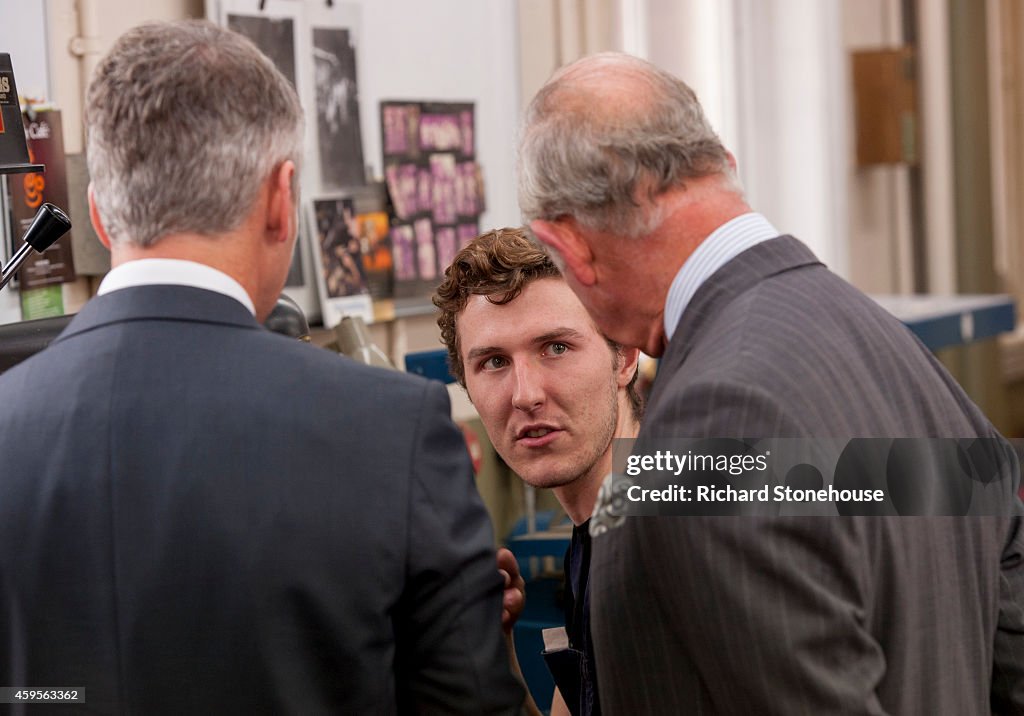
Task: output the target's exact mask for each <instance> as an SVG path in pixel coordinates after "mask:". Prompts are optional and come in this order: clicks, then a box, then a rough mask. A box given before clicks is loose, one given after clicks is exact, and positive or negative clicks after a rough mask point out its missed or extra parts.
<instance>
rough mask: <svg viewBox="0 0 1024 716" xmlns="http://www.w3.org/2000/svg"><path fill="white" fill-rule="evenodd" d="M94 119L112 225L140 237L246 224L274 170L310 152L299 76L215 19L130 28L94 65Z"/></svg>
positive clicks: (95, 176) (144, 241)
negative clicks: (292, 78)
mask: <svg viewBox="0 0 1024 716" xmlns="http://www.w3.org/2000/svg"><path fill="white" fill-rule="evenodd" d="M85 124H86V136H87V140H86V141H87V145H86V151H87V154H88V162H89V175H90V178H91V180H92V185H93V195H94V197H95V200H96V205H97V208H98V210H99V214H100V217H101V219H102V220H103V224H104V227H105V228H106V230H107V233H108V234H109V236H110V238H111V241H113V242H116V243H121V242H128V243H131V244H133V245H137V246H141V247H146V246H151V245H153V244H154V243H156V242H157V241H159V240H160V239H161V238H162V237H164V236H167V235H169V234H174V233H182V232H194V233H198V234H203V235H206V236H216V235H218V234H221V233H224V232H227V231H231V230H233V229H235V228H237V227H238V226H239V225H240V224H241V222H242V220H243V219H244V217H245V216H246V214H247V213H248V212H249V211H250V210H251V208H252V205H253V203H254V202H255V201H256V198H257V195H258V192H259V189H260V185H261V184H262V182H263V181H264V180H265V179H266V177H268V176H269V175H270V173H271V171H272V170H273V169H274V168H275V167H277V166H279V165H280V164H281V163H282V162H284V161H285V160H288V159H291V160H292V161H294V162H295V163H296V166H298V165H299V162H300V160H301V157H302V139H303V137H302V135H303V120H302V107H301V106H300V105H299V98H298V95H297V94H296V93H295V88H294V87H292V85H291V83H290V82H289V81H288V80H287V79H285V78H284V76H283V75H282V74H281V73H280V72H279V71H278V70H277V69H276V68H275V67H274V65H273V63H271V61H270V60H269V59H267V57H266V56H265V55H264V54H263V53H261V52H260V51H259V50H258V49H257V48H256V46H255V45H254V44H253V43H252V42H250V41H249V40H248V39H246V38H244V37H242V36H241V35H239V34H237V33H235V32H231V31H230V30H226V29H224V28H220V27H217V26H216V25H213V24H211V23H209V22H206V21H196V20H186V21H181V22H160V23H147V24H145V25H140V26H139V27H136V28H133V29H131V30H129V31H128V32H126V33H125V34H124V35H122V36H121V37H120V38H119V39H118V40H117V42H115V43H114V46H113V48H112V49H111V50H110V52H109V53H107V55H106V56H105V57H104V58H103V60H102V61H101V62H100V64H99V66H98V67H97V68H96V72H95V74H94V75H93V79H92V82H91V83H90V85H89V90H88V94H87V97H86V108H85ZM297 174H298V172H297V171H296V175H297ZM292 188H293V190H297V188H298V187H297V183H293V187H292ZM296 201H297V199H296Z"/></svg>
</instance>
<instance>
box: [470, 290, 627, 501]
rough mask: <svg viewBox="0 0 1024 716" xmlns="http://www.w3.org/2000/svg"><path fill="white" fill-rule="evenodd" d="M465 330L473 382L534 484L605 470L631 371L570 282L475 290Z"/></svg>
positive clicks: (515, 461) (499, 437)
mask: <svg viewBox="0 0 1024 716" xmlns="http://www.w3.org/2000/svg"><path fill="white" fill-rule="evenodd" d="M456 330H457V332H458V335H459V340H460V349H459V350H460V351H461V358H462V361H463V364H464V366H465V376H466V389H467V390H468V392H469V396H470V398H471V399H472V400H473V404H474V405H475V406H476V409H477V411H478V412H479V414H480V418H481V420H482V421H483V424H484V427H485V428H486V430H487V434H488V435H489V436H490V439H491V442H492V443H494V447H495V448H496V449H497V451H498V453H499V454H500V455H501V456H502V458H504V460H505V462H507V463H508V465H509V466H510V467H511V468H512V469H513V470H514V471H515V472H516V473H517V474H518V475H519V476H520V477H522V478H523V480H525V481H526V482H527V483H529V484H530V485H534V486H535V487H560V486H562V485H566V484H568V483H570V482H572V481H574V480H575V479H577V478H579V477H581V476H583V475H586V474H589V473H591V472H593V471H594V470H596V469H600V470H601V471H602V477H603V472H604V471H605V469H603V468H602V467H601V466H600V465H599V463H600V462H601V461H602V458H603V457H604V456H605V453H606V452H607V451H608V450H609V449H610V445H611V439H612V436H613V435H614V433H615V428H616V424H617V420H618V390H619V388H620V387H624V386H626V385H627V384H628V382H629V380H630V378H631V377H632V375H631V374H627V370H626V369H625V368H624V367H623V364H624V363H625V361H623V360H620V359H619V358H618V356H617V355H616V353H615V352H614V351H612V349H611V348H610V347H609V345H608V343H607V341H605V339H604V338H603V337H602V336H601V334H600V333H598V331H597V328H596V327H595V326H594V323H593V321H591V319H590V317H589V316H588V315H587V312H586V310H585V309H584V308H583V305H582V304H581V303H580V301H579V299H577V298H576V296H575V295H574V294H573V292H572V290H571V289H570V288H569V287H568V286H567V285H566V283H565V281H563V280H562V279H560V278H544V279H539V280H537V281H534V282H533V283H531V284H529V285H527V287H526V288H525V289H524V290H523V292H522V293H521V294H520V295H519V296H517V297H516V298H515V299H514V300H513V301H511V302H510V303H507V304H505V305H500V306H499V305H495V304H493V303H490V302H489V301H488V300H487V299H486V297H484V296H472V297H470V300H469V302H468V303H467V304H466V307H465V309H463V311H462V312H461V313H460V314H459V315H458V317H457V319H456Z"/></svg>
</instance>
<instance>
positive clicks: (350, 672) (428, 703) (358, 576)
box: [0, 286, 521, 714]
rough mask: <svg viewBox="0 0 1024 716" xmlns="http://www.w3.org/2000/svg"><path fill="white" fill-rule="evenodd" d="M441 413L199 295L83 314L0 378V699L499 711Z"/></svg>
mask: <svg viewBox="0 0 1024 716" xmlns="http://www.w3.org/2000/svg"><path fill="white" fill-rule="evenodd" d="M448 411H449V405H448V398H447V394H446V393H445V391H444V388H443V387H442V386H441V385H440V384H438V383H428V382H426V381H424V380H421V379H418V378H414V377H411V376H407V375H402V374H398V373H394V372H387V371H382V370H377V369H371V368H366V367H363V366H360V365H357V364H355V363H353V362H351V361H349V360H348V359H343V358H340V357H338V356H337V355H334V354H332V353H330V352H328V351H324V350H319V349H317V348H314V347H311V346H309V345H305V344H301V343H299V342H297V341H293V340H289V339H286V338H283V337H281V336H278V335H275V334H271V333H269V332H267V331H265V330H264V329H262V327H261V326H259V324H257V323H256V321H255V320H254V319H253V318H252V316H251V315H250V314H249V313H248V312H247V311H246V310H245V309H244V308H243V307H242V306H241V305H240V304H239V303H238V302H236V301H234V300H232V299H230V298H227V297H225V296H222V295H220V294H217V293H214V292H210V291H205V290H201V289H195V288H188V287H170V286H149V287H138V288H129V289H125V290H121V291H115V292H112V293H110V294H107V295H104V296H100V297H98V298H96V299H94V300H92V301H90V302H89V303H88V304H87V305H86V306H85V308H84V309H83V310H82V312H81V313H80V314H79V315H78V316H77V317H76V318H75V320H74V321H73V322H72V323H71V325H70V326H69V327H68V329H67V330H66V331H65V332H64V333H63V334H62V335H61V336H60V337H59V338H58V339H57V341H56V342H55V343H54V344H53V345H52V346H50V348H48V349H47V350H46V351H44V352H42V353H40V354H39V355H37V356H35V357H34V358H32V359H30V360H29V361H27V362H25V363H23V364H21V365H19V366H17V367H16V368H14V369H12V370H11V371H9V372H8V373H6V374H4V375H3V376H2V377H0V460H2V461H3V462H2V465H0V470H2V473H0V682H2V683H3V684H4V685H10V686H77V687H84V688H85V692H86V702H87V704H86V705H87V708H88V710H90V711H94V712H99V713H117V712H121V713H139V714H149V713H173V714H186V713H246V714H248V713H296V714H313V713H335V714H364V713H365V714H378V713H379V714H386V713H396V712H414V711H415V712H420V713H461V714H482V713H507V712H511V711H513V710H514V707H515V706H516V705H517V704H518V703H519V701H520V700H521V690H520V688H519V686H518V685H517V684H516V682H515V681H514V680H513V677H512V676H511V675H510V673H509V668H508V661H507V657H506V654H505V651H504V648H503V642H502V637H501V631H500V614H501V604H500V602H501V593H502V583H501V580H500V578H499V576H498V573H497V571H496V568H495V562H494V549H493V546H492V545H493V541H492V534H491V525H490V522H489V520H488V518H487V515H486V513H485V511H484V508H483V505H482V503H481V501H480V499H479V497H478V495H477V493H476V489H475V486H474V484H473V480H472V470H471V467H470V463H469V460H468V456H467V451H466V448H465V443H464V442H463V439H462V436H461V434H460V433H459V431H458V430H457V429H456V428H455V426H454V425H453V423H452V422H451V420H450V418H449V417H448ZM33 708H38V707H32V708H30V709H29V710H30V711H31V710H33Z"/></svg>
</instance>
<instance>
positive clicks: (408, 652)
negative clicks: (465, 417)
mask: <svg viewBox="0 0 1024 716" xmlns="http://www.w3.org/2000/svg"><path fill="white" fill-rule="evenodd" d="M449 410H450V408H449V401H448V395H447V393H446V392H445V389H444V387H443V386H442V385H441V384H439V383H431V384H429V385H427V386H426V388H425V389H424V399H423V405H422V408H421V416H420V419H419V427H418V429H417V433H416V436H415V441H414V446H413V451H412V458H411V459H412V466H411V467H412V476H411V484H410V490H409V506H408V520H409V531H408V534H409V544H408V545H407V555H408V557H407V560H408V563H407V577H406V590H405V594H404V595H403V597H402V600H401V604H400V605H399V606H398V613H397V614H396V617H395V629H396V642H397V643H398V649H397V654H396V662H397V664H396V667H397V668H396V672H397V676H396V678H397V687H398V692H399V705H400V711H401V712H402V713H447V714H504V713H515V712H516V710H517V709H518V707H519V705H520V704H521V702H522V700H523V691H522V688H521V687H520V686H519V684H518V682H517V681H516V680H515V678H514V677H513V676H512V673H511V671H510V668H509V662H508V655H507V652H506V650H505V646H504V642H503V637H502V632H501V597H502V587H503V584H502V580H501V577H500V576H499V574H498V569H497V565H496V561H495V559H496V557H495V549H494V540H493V535H492V528H491V523H490V519H489V518H488V516H487V513H486V511H485V510H484V506H483V503H482V501H481V500H480V497H479V494H478V493H477V490H476V486H475V484H474V482H473V471H472V467H471V464H470V461H469V455H468V452H467V450H466V444H465V441H464V439H463V437H462V434H461V433H460V432H459V430H458V429H457V428H456V427H455V425H454V424H453V423H452V421H451V418H450V417H449Z"/></svg>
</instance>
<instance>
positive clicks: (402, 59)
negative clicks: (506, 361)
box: [207, 0, 519, 323]
mask: <svg viewBox="0 0 1024 716" xmlns="http://www.w3.org/2000/svg"><path fill="white" fill-rule="evenodd" d="M416 7H417V11H416V12H411V11H410V3H409V2H407V0H372V1H369V0H367V1H364V2H357V1H354V0H353V1H350V2H323V0H319V1H314V0H265V1H262V2H260V1H257V0H208V2H207V16H208V17H209V18H210V19H212V20H214V21H216V22H218V23H221V24H224V25H225V26H228V27H232V28H234V29H236V30H238V31H240V32H243V33H244V34H246V35H247V36H249V37H251V38H252V39H253V40H254V41H255V42H256V43H257V44H258V45H259V46H260V47H261V48H264V51H266V52H267V54H268V55H269V56H271V57H272V58H273V59H274V60H275V62H276V63H278V66H279V67H281V69H282V71H283V72H285V74H286V76H289V78H290V79H292V80H293V82H294V84H295V87H296V89H297V90H298V92H299V97H300V100H301V101H302V104H303V107H304V109H305V110H306V152H305V157H304V163H303V168H302V177H301V178H302V187H303V202H304V210H303V217H304V219H305V220H304V222H303V224H304V231H305V238H304V240H303V244H304V249H305V252H304V256H302V257H299V263H297V265H296V266H293V269H294V270H293V271H292V274H291V277H292V281H290V284H296V285H289V286H288V288H287V289H286V292H287V293H289V295H291V296H292V297H293V298H295V299H296V300H297V301H298V302H299V304H300V305H301V306H302V307H303V309H304V310H306V312H307V314H309V315H311V316H313V317H315V316H316V315H317V314H318V313H319V310H318V308H314V307H313V306H312V305H311V304H312V303H314V302H316V299H317V293H318V291H317V285H318V283H319V285H320V289H321V290H320V291H319V293H320V295H321V296H323V295H324V292H325V291H326V294H328V295H329V294H330V293H331V291H332V289H331V286H334V289H333V290H335V292H336V291H337V289H338V287H339V286H340V285H341V284H340V283H339V274H338V266H337V265H335V263H336V261H335V262H334V263H325V261H326V259H325V258H324V257H325V256H326V257H327V258H328V259H331V261H334V259H332V258H331V257H332V256H334V254H332V253H330V252H331V251H333V249H332V248H331V247H330V246H328V247H326V248H327V250H328V253H325V247H324V245H323V241H325V240H326V238H325V237H326V236H327V235H328V234H327V233H324V234H323V236H320V234H321V233H322V232H319V231H318V230H317V226H316V224H317V223H318V220H317V219H316V217H317V216H318V215H321V216H323V217H324V218H323V221H324V222H327V219H326V213H328V212H327V210H326V208H325V206H326V205H324V206H321V207H320V211H319V212H318V211H317V209H316V207H315V206H314V204H313V202H314V200H321V201H326V200H337V199H339V198H344V197H346V196H350V195H352V193H353V192H355V193H356V194H358V193H359V190H360V189H362V188H363V187H364V186H366V185H373V184H374V183H375V182H381V183H383V182H384V181H385V178H386V177H385V167H384V166H383V164H384V161H385V160H384V159H383V158H382V157H383V154H382V141H381V134H382V132H381V125H380V117H381V114H380V113H381V104H382V102H409V103H421V104H422V103H427V104H433V105H435V106H438V107H459V108H462V109H464V110H466V111H468V112H469V114H468V115H467V117H468V119H469V121H470V122H471V123H472V127H471V131H470V133H469V136H471V137H472V140H471V141H472V142H473V143H474V144H475V146H473V147H472V148H471V149H472V153H473V156H472V161H473V164H472V165H470V164H469V162H468V161H467V157H465V156H462V155H457V154H455V155H452V156H451V159H452V160H454V161H455V162H459V163H460V164H461V165H464V166H460V165H459V164H456V165H455V166H454V167H453V172H447V173H446V172H445V171H444V170H445V169H446V165H444V162H445V161H447V159H448V157H438V158H437V159H436V160H435V161H434V164H436V165H437V172H436V173H437V174H438V176H442V175H443V177H448V175H449V174H452V176H451V177H450V178H451V179H452V185H453V191H454V190H455V187H456V186H457V187H462V188H463V189H465V188H466V187H469V186H472V187H473V189H474V192H475V193H476V194H478V196H476V195H474V196H473V197H472V198H473V201H472V203H473V205H474V206H473V208H474V211H473V212H468V210H467V211H460V213H459V214H458V217H457V220H455V221H452V222H438V221H436V217H434V218H433V219H432V220H433V223H434V224H438V225H439V226H441V227H442V231H441V232H440V234H441V235H440V240H441V246H440V248H439V247H438V246H437V245H436V243H435V244H434V245H433V251H434V254H435V260H434V261H433V262H432V265H433V267H434V268H433V271H430V270H427V271H422V270H420V269H421V267H420V264H423V265H424V266H425V265H426V263H425V261H419V260H418V259H417V262H416V266H417V272H416V274H417V278H416V281H415V282H414V283H413V284H407V286H406V289H405V290H404V292H402V293H403V295H409V293H410V291H411V293H412V294H422V295H424V296H426V295H429V293H430V291H431V289H432V286H433V284H434V283H436V281H437V280H439V279H440V276H441V274H442V272H443V270H444V268H445V267H446V265H447V263H446V261H445V259H447V258H450V255H451V254H452V249H454V248H455V247H457V245H458V244H459V243H464V242H465V241H466V240H468V238H470V237H469V236H468V233H469V229H470V227H472V229H473V231H474V233H475V231H476V230H478V229H480V230H485V229H488V228H492V227H495V226H508V225H516V224H518V223H519V212H518V208H517V206H516V202H515V193H514V176H513V175H514V154H515V133H516V124H517V119H518V115H519V106H518V93H517V87H518V82H517V72H516V67H517V63H518V57H517V50H516V47H517V45H516V42H515V33H514V28H515V16H516V13H515V3H514V0H479V1H475V2H465V0H434V1H433V2H431V4H430V8H429V11H425V10H423V8H422V6H419V5H417V6H416ZM289 73H292V74H289ZM463 154H465V152H463ZM460 160H461V162H460ZM470 169H471V170H472V172H471V173H472V175H473V176H472V181H469V179H470V177H469V176H462V174H460V173H458V172H460V171H461V172H462V173H464V174H468V173H470ZM481 177H483V178H485V179H486V181H482V180H481ZM456 182H458V183H457V185H456ZM460 196H463V198H464V199H465V198H466V197H467V196H469V193H467V192H465V191H463V192H462V193H461V194H460ZM466 207H468V203H466V202H465V201H464V202H463V203H462V204H460V205H459V208H460V209H461V208H466ZM485 207H486V208H485ZM385 208H386V207H384V206H381V207H380V209H381V210H383V209H385ZM360 212H361V210H357V214H359V213H360ZM481 212H482V213H481ZM371 213H372V214H373V216H372V218H371V217H369V216H368V217H364V218H358V219H357V221H356V222H355V223H353V224H345V226H346V230H348V231H353V230H358V231H359V233H360V236H359V237H358V238H359V241H360V243H361V245H362V246H363V249H364V255H363V261H362V268H363V279H364V283H365V287H364V288H365V290H367V291H369V292H370V293H371V294H372V295H373V296H375V297H377V296H381V295H388V294H389V293H390V292H391V290H392V281H393V276H390V277H387V278H384V277H383V276H382V275H381V274H382V273H385V272H387V271H388V268H389V266H390V268H391V271H392V273H393V272H394V271H396V270H397V258H396V257H393V255H392V253H391V251H392V246H391V245H390V244H391V239H392V238H393V236H392V234H391V233H384V231H383V228H384V227H383V225H382V223H381V222H382V214H381V213H380V212H379V211H373V212H371ZM470 214H472V218H473V219H476V221H470V220H468V219H467V220H465V221H463V220H462V219H463V218H466V217H468V216H469V215H470ZM392 218H394V214H392ZM420 218H421V219H422V217H420ZM458 224H464V225H465V226H464V227H462V228H463V234H465V235H464V236H459V235H458V234H457V230H458V228H459V227H458ZM446 225H447V226H450V227H451V228H452V230H453V232H456V233H454V234H453V237H448V234H447V233H445V226H446ZM408 228H410V229H411V230H412V231H413V241H415V240H416V237H415V227H414V226H412V225H410V226H409V227H408ZM421 233H423V234H424V236H425V235H426V234H425V233H424V232H423V231H422V230H421ZM449 233H450V232H449ZM335 234H337V232H336V231H335V232H332V233H331V234H330V235H331V236H334V235H335ZM433 238H434V240H435V241H436V239H437V238H438V237H437V236H436V235H435V236H434V237H433ZM449 238H455V241H449ZM419 243H424V242H423V241H421V242H419ZM448 244H451V246H448ZM353 246H354V244H353ZM446 247H447V248H446ZM398 253H400V251H399V252H398ZM441 254H443V257H442V256H441ZM423 255H424V256H425V257H426V256H428V253H426V252H425V253H424V254H423ZM353 258H354V257H353ZM442 264H444V265H442ZM299 268H301V269H303V270H302V271H301V272H299V270H298V269H299ZM431 276H432V278H431ZM332 313H333V312H332ZM327 322H328V323H329V322H330V321H327Z"/></svg>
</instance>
